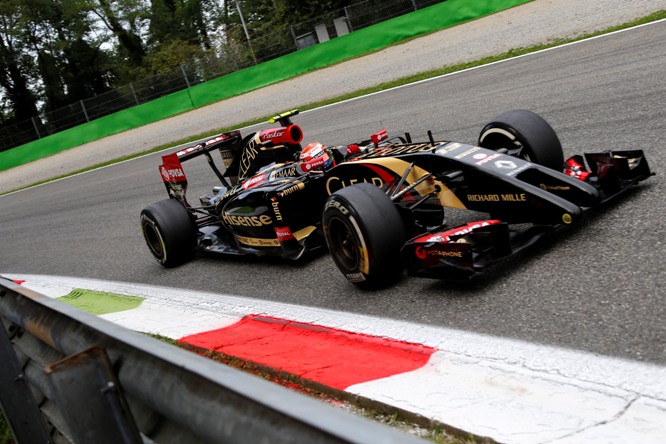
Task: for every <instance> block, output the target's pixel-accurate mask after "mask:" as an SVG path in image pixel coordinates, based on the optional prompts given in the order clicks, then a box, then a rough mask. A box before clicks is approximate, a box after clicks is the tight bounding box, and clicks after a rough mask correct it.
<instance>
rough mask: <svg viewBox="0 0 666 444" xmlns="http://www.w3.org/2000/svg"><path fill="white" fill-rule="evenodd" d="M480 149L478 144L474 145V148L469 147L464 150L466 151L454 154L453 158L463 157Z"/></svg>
mask: <svg viewBox="0 0 666 444" xmlns="http://www.w3.org/2000/svg"><path fill="white" fill-rule="evenodd" d="M480 149H481V148H479V147H478V146H475V147H474V148H470V149H468V150H466V151H463V152H462V153H460V154H456V155H455V156H454V158H455V159H462V158H463V157H466V156H469V155H470V154H472V153H475V152H477V151H479V150H480Z"/></svg>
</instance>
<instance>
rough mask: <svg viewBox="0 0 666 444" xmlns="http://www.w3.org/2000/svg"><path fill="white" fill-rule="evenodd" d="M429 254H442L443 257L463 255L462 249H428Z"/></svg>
mask: <svg viewBox="0 0 666 444" xmlns="http://www.w3.org/2000/svg"><path fill="white" fill-rule="evenodd" d="M426 254H427V255H428V256H441V257H463V252H462V251H451V250H438V249H433V250H426Z"/></svg>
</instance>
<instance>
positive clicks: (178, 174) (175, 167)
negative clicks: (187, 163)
mask: <svg viewBox="0 0 666 444" xmlns="http://www.w3.org/2000/svg"><path fill="white" fill-rule="evenodd" d="M159 169H160V175H161V176H162V180H164V182H185V181H187V178H186V177H185V172H183V166H182V165H181V164H180V160H178V156H177V155H175V154H167V155H166V156H162V165H160V167H159Z"/></svg>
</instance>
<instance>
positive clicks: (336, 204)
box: [324, 200, 349, 215]
mask: <svg viewBox="0 0 666 444" xmlns="http://www.w3.org/2000/svg"><path fill="white" fill-rule="evenodd" d="M328 208H336V209H337V210H338V211H340V212H341V213H342V214H345V215H346V214H349V210H348V209H347V207H345V206H344V205H342V204H341V203H340V202H338V201H337V200H329V201H327V202H326V206H325V207H324V209H328Z"/></svg>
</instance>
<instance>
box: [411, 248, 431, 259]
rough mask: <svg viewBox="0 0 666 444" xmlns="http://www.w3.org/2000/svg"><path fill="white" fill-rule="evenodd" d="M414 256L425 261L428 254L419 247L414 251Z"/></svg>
mask: <svg viewBox="0 0 666 444" xmlns="http://www.w3.org/2000/svg"><path fill="white" fill-rule="evenodd" d="M414 255H415V256H416V257H417V258H419V259H425V258H426V257H427V256H428V253H427V252H426V249H425V248H423V247H422V246H420V245H419V246H417V247H416V248H415V249H414Z"/></svg>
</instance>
